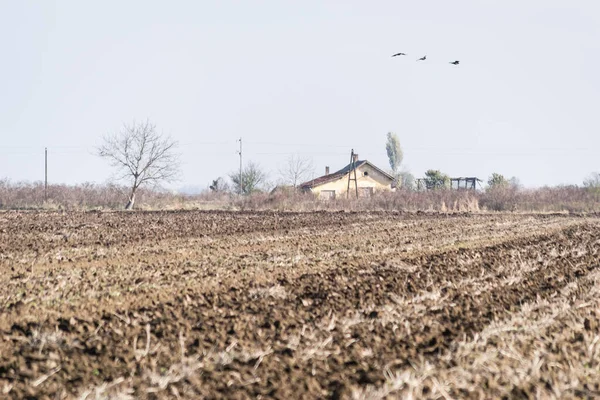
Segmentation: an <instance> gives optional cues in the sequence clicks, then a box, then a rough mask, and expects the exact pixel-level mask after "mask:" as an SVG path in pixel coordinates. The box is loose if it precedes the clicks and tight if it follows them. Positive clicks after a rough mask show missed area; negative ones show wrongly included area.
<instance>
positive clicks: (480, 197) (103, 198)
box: [0, 179, 600, 212]
mask: <svg viewBox="0 0 600 400" xmlns="http://www.w3.org/2000/svg"><path fill="white" fill-rule="evenodd" d="M129 190H130V189H129V188H127V187H125V186H120V185H115V184H94V183H83V184H79V185H56V184H53V185H49V186H48V190H47V193H46V191H45V187H44V183H43V182H33V183H29V182H11V181H9V180H6V179H5V180H0V209H4V210H19V209H20V210H27V209H49V210H91V209H106V210H119V209H123V208H124V206H125V203H126V199H127V195H128V193H129ZM137 196H138V202H137V204H136V208H137V209H142V210H158V209H198V208H199V209H230V210H278V211H315V210H348V211H362V210H364V211H366V210H389V211H392V210H405V211H442V212H445V211H447V212H461V211H471V212H477V211H521V212H565V211H566V212H600V188H598V187H578V186H557V187H544V188H539V189H523V188H519V187H515V186H502V187H492V188H488V189H486V190H481V191H470V190H450V189H439V190H426V191H415V190H402V189H399V190H397V191H396V192H385V193H379V194H375V195H373V196H372V197H369V198H361V199H358V200H356V199H352V198H351V199H346V198H345V196H341V197H340V198H338V199H335V200H327V201H323V200H319V199H317V198H316V197H315V196H314V195H312V194H307V193H299V192H294V191H293V190H287V191H276V192H274V193H253V194H250V195H246V196H238V195H235V194H232V193H226V192H212V191H210V190H207V191H206V192H204V193H201V194H198V195H184V194H177V193H172V192H169V191H165V190H159V189H154V190H152V189H140V191H139V193H138V194H137Z"/></svg>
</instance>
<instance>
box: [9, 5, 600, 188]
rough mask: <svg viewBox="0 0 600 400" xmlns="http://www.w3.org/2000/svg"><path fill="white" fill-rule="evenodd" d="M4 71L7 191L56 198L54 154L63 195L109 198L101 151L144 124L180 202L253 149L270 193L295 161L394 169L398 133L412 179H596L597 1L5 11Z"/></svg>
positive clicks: (599, 96) (249, 157) (599, 140)
mask: <svg viewBox="0 0 600 400" xmlns="http://www.w3.org/2000/svg"><path fill="white" fill-rule="evenodd" d="M397 52H404V53H406V54H407V56H405V57H394V58H392V57H391V55H392V54H394V53H397ZM0 55H1V62H0V179H3V178H8V179H10V180H11V181H23V180H25V181H39V180H43V178H44V148H45V147H47V148H48V180H49V182H50V183H68V184H75V183H83V182H97V183H105V182H109V181H111V179H114V172H113V171H112V170H111V169H110V166H109V165H108V164H107V163H106V162H105V160H102V159H100V158H99V157H97V156H96V155H94V151H95V150H94V149H95V148H96V147H97V146H99V145H100V144H101V142H102V137H103V136H104V135H107V134H111V133H115V132H117V131H118V130H119V129H120V128H121V127H122V126H123V124H124V123H128V124H129V123H133V122H134V121H144V120H146V119H148V120H150V121H151V122H153V123H154V124H156V126H157V129H158V130H159V131H160V132H162V133H163V134H165V135H169V136H170V137H171V138H173V139H174V140H176V141H177V142H178V143H179V152H180V153H181V160H182V169H181V174H180V179H179V181H178V182H177V183H174V184H171V185H170V186H169V187H170V188H184V187H185V188H188V189H189V188H200V189H202V188H206V187H207V186H208V185H209V184H210V182H211V180H212V179H216V178H217V177H220V176H221V177H226V176H227V175H228V174H229V173H231V172H233V171H236V170H237V168H238V166H239V156H238V154H237V150H238V145H239V144H238V142H237V140H238V139H239V138H242V142H243V161H244V163H247V162H249V161H252V162H255V163H257V164H259V165H260V167H261V168H262V169H264V170H265V171H267V172H268V174H269V179H270V180H271V181H272V182H276V181H277V180H278V179H279V178H280V174H279V170H280V169H281V168H282V166H283V165H284V164H285V162H286V160H287V159H289V157H291V156H292V155H297V156H299V157H304V158H308V159H310V160H311V161H312V163H313V165H314V169H315V170H314V176H315V177H316V176H320V175H322V174H323V173H324V170H325V166H330V167H331V169H332V171H334V170H337V169H340V168H342V167H343V166H345V165H346V164H347V163H348V161H349V159H350V150H351V149H354V150H355V151H356V152H357V153H358V154H359V157H360V159H367V160H369V161H371V162H372V163H374V164H375V165H378V166H379V167H381V168H388V161H387V156H386V152H385V141H386V134H387V132H394V133H396V134H397V135H398V137H399V138H400V142H401V145H402V148H403V151H404V161H403V169H405V170H408V171H410V172H412V173H413V174H414V175H415V176H416V177H420V176H422V175H423V174H424V172H425V171H426V170H428V169H439V170H441V171H442V172H445V173H447V174H449V175H450V176H456V177H458V176H477V177H479V178H481V179H484V180H486V179H487V177H488V176H489V175H491V174H492V172H498V173H501V174H503V175H505V176H506V177H512V176H515V177H517V178H518V179H519V180H520V182H521V183H522V184H523V185H524V186H526V187H540V186H545V185H559V184H581V183H582V181H583V180H584V179H585V178H586V177H587V176H588V175H589V174H590V173H592V172H594V171H600V157H599V156H600V134H599V133H600V129H599V128H600V119H599V114H598V108H599V106H600V74H599V73H598V71H600V2H598V1H597V0H588V1H584V0H571V1H564V0H560V1H554V0H526V1H525V0H498V1H492V0H488V1H486V0H471V1H468V0H454V1H447V0H430V1H418V2H417V1H408V0H405V1H404V0H402V1H401V0H393V1H369V2H366V1H352V0H345V1H322V0H320V1H317V0H305V1H302V2H291V1H281V0H273V1H266V0H264V1H258V0H257V1H252V2H250V1H244V2H242V1H228V0H223V1H192V0H189V1H182V0H180V1H177V0H174V1H169V2H166V1H151V0H140V1H135V0H129V1H114V0H104V1H102V2H100V1H97V2H82V1H75V0H73V1H66V0H65V1H51V0H46V1H39V0H36V1H28V0H20V1H11V0H0ZM424 55H427V60H426V61H423V62H417V61H416V59H418V58H420V57H422V56H424ZM454 60H460V65H458V66H454V65H451V64H449V62H450V61H454Z"/></svg>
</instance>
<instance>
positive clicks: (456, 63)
mask: <svg viewBox="0 0 600 400" xmlns="http://www.w3.org/2000/svg"><path fill="white" fill-rule="evenodd" d="M450 64H452V65H458V64H460V61H458V60H456V61H453V62H451V63H450Z"/></svg>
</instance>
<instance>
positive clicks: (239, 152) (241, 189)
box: [238, 138, 244, 196]
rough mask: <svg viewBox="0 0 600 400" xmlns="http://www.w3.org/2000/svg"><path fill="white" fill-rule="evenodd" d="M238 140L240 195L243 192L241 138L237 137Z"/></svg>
mask: <svg viewBox="0 0 600 400" xmlns="http://www.w3.org/2000/svg"><path fill="white" fill-rule="evenodd" d="M239 142H240V151H238V154H239V155H240V196H241V195H242V194H243V193H244V182H243V181H242V138H240V139H239Z"/></svg>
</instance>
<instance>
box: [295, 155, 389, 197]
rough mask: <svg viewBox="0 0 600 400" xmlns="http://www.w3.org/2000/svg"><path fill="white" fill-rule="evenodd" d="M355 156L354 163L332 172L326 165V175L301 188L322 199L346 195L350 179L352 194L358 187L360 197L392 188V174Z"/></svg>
mask: <svg viewBox="0 0 600 400" xmlns="http://www.w3.org/2000/svg"><path fill="white" fill-rule="evenodd" d="M353 157H354V163H350V164H348V165H346V166H345V167H344V168H342V169H340V170H339V171H337V172H334V173H332V174H330V173H329V167H325V175H323V176H320V177H318V178H315V179H313V180H311V181H308V182H305V183H303V184H301V185H300V190H302V191H303V192H312V193H314V194H316V195H318V196H319V198H321V199H335V198H339V197H342V196H343V197H346V193H347V191H348V182H349V179H350V195H351V196H356V194H355V193H356V188H358V196H359V197H370V196H371V195H373V193H376V192H381V191H391V190H392V184H393V183H394V177H393V176H392V175H390V174H388V173H387V172H385V171H383V170H382V169H380V168H377V167H376V166H375V165H373V164H372V163H370V162H369V161H367V160H359V159H358V154H354V155H353ZM353 165H354V168H355V169H356V181H354V171H353Z"/></svg>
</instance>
